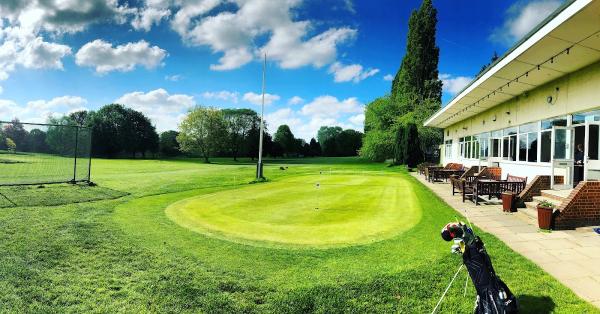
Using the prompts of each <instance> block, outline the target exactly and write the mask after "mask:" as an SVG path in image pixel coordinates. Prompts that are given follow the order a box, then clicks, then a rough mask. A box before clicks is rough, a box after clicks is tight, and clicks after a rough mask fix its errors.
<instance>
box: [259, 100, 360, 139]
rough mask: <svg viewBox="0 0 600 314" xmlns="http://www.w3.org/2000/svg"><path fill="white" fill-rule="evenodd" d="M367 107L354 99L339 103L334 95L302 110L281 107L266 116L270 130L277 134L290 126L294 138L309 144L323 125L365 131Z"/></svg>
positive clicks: (314, 102)
mask: <svg viewBox="0 0 600 314" xmlns="http://www.w3.org/2000/svg"><path fill="white" fill-rule="evenodd" d="M363 112H364V106H363V105H362V104H361V103H360V102H359V101H358V100H357V99H356V98H354V97H351V98H347V99H344V100H341V101H340V100H338V99H337V98H335V97H333V96H328V95H325V96H319V97H316V98H314V99H313V100H312V101H311V102H310V103H308V104H306V105H304V106H303V107H302V108H301V109H300V110H293V109H292V108H290V107H287V108H281V109H278V110H275V111H273V112H270V113H267V114H266V115H265V120H266V121H267V124H268V127H269V131H270V132H271V133H273V132H275V131H276V130H277V128H278V127H279V126H280V125H282V124H287V125H288V126H289V127H290V129H291V130H292V133H294V136H296V137H297V138H302V139H304V140H306V141H309V140H310V139H311V138H312V137H316V136H317V131H318V130H319V128H320V127H322V126H340V127H342V128H344V129H355V130H358V131H361V132H362V130H363V124H364V113H363Z"/></svg>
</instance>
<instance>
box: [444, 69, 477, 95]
mask: <svg viewBox="0 0 600 314" xmlns="http://www.w3.org/2000/svg"><path fill="white" fill-rule="evenodd" d="M439 79H440V80H442V84H443V86H442V90H443V91H444V92H447V93H449V94H451V95H456V94H458V93H459V92H460V91H462V90H463V88H465V86H467V85H468V84H469V83H470V82H471V81H472V80H473V78H472V77H468V76H452V75H450V74H445V73H441V74H440V76H439Z"/></svg>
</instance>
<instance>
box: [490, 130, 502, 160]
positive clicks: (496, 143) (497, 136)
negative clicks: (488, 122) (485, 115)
mask: <svg viewBox="0 0 600 314" xmlns="http://www.w3.org/2000/svg"><path fill="white" fill-rule="evenodd" d="M491 145H492V147H491V153H492V155H491V156H492V157H502V155H501V154H500V150H501V147H502V131H494V132H492V140H491Z"/></svg>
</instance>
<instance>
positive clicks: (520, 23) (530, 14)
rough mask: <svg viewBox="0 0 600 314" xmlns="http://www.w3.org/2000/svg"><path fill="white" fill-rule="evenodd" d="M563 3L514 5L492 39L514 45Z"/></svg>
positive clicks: (545, 1)
mask: <svg viewBox="0 0 600 314" xmlns="http://www.w3.org/2000/svg"><path fill="white" fill-rule="evenodd" d="M561 3H562V1H560V0H534V1H529V2H523V1H520V2H517V3H515V4H513V5H512V6H511V7H510V8H509V9H508V11H507V12H506V20H505V21H504V24H503V25H502V26H501V27H498V28H496V29H495V30H494V31H493V33H492V35H491V36H490V39H491V40H493V41H496V42H501V43H503V44H507V45H511V44H513V43H514V42H516V41H518V40H519V39H521V38H523V36H525V35H526V34H527V33H529V32H530V31H531V30H532V29H533V28H534V27H535V26H537V25H538V24H539V23H540V22H541V21H543V20H544V19H545V18H546V17H547V16H549V15H550V14H551V13H552V12H554V10H556V9H557V8H558V7H559V6H560V5H561Z"/></svg>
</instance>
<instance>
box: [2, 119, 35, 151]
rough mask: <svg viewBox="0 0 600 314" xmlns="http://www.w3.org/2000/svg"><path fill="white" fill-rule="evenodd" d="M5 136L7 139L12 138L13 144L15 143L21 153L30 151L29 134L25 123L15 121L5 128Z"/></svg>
mask: <svg viewBox="0 0 600 314" xmlns="http://www.w3.org/2000/svg"><path fill="white" fill-rule="evenodd" d="M4 136H5V137H6V138H10V139H11V140H12V141H13V143H15V145H16V148H18V149H19V150H20V151H22V152H26V151H29V145H28V136H29V132H27V130H25V127H24V126H23V123H21V122H20V121H19V119H13V120H12V121H11V123H9V124H6V125H5V126H4Z"/></svg>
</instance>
